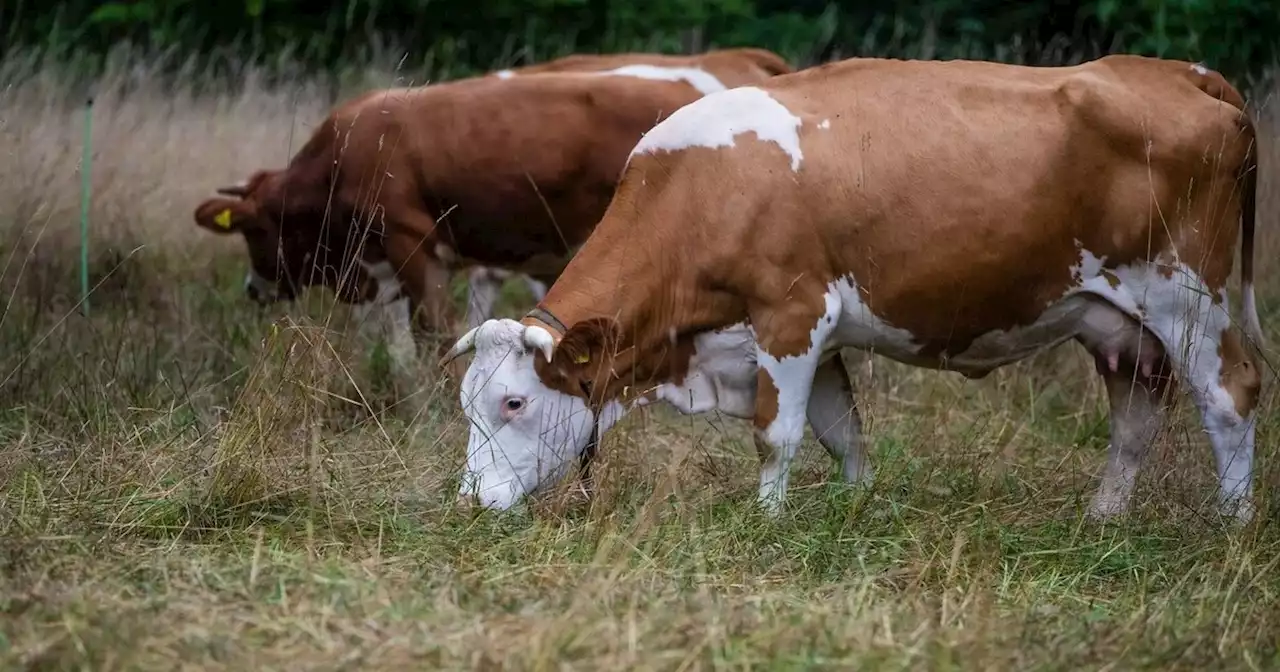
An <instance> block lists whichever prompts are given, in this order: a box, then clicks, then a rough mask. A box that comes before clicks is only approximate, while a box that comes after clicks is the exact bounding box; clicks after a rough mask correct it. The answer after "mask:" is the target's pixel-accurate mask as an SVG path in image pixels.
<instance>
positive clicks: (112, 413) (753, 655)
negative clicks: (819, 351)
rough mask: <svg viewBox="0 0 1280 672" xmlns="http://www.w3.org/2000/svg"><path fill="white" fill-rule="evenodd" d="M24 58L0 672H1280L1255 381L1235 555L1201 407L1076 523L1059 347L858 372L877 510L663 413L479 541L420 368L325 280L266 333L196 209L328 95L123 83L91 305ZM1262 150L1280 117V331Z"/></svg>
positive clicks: (439, 401) (3, 193)
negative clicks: (1119, 513)
mask: <svg viewBox="0 0 1280 672" xmlns="http://www.w3.org/2000/svg"><path fill="white" fill-rule="evenodd" d="M25 67H27V66H26V65H24V64H22V63H18V64H16V65H15V64H13V63H9V64H7V65H6V64H0V75H3V77H5V78H6V79H5V81H6V82H13V81H17V79H18V78H19V76H22V77H29V79H27V80H26V83H25V84H23V85H22V86H20V87H8V86H6V87H0V156H2V158H3V160H0V227H3V236H0V241H2V242H0V245H2V249H0V252H2V253H3V254H2V255H0V257H2V258H3V263H2V264H0V268H2V269H3V270H2V271H0V282H3V283H4V284H3V287H4V292H3V295H2V296H3V297H4V300H5V308H4V311H3V313H2V317H0V342H2V343H3V344H4V346H3V349H2V350H0V441H3V444H2V445H3V446H4V450H3V451H2V452H0V660H2V661H3V665H4V667H5V668H7V669H17V668H24V669H104V670H106V669H143V668H145V669H151V668H163V669H174V668H191V667H200V668H211V669H282V668H285V667H288V668H289V669H355V668H365V669H395V668H397V667H402V666H403V667H409V666H411V667H414V668H429V669H434V668H449V669H486V670H487V669H508V668H511V669H552V668H560V669H618V668H622V667H627V668H637V669H689V668H700V669H705V668H717V669H720V668H723V669H739V668H747V667H763V666H768V667H770V668H776V669H801V668H803V669H814V668H816V669H850V668H853V669H865V668H867V667H871V666H876V667H880V666H883V667H886V668H891V669H900V668H910V669H919V668H930V669H952V668H964V669H984V670H985V669H1079V668H1088V669H1097V668H1106V669H1136V668H1148V667H1160V668H1166V669H1168V668H1178V669H1196V668H1205V667H1206V666H1211V667H1212V668H1213V669H1262V668H1273V669H1274V668H1276V667H1277V666H1280V610H1278V609H1277V605H1278V604H1280V569H1278V568H1277V565H1278V564H1280V531H1278V530H1277V528H1276V526H1275V525H1274V524H1273V522H1272V519H1273V518H1274V517H1275V515H1276V513H1277V511H1278V510H1280V506H1277V505H1276V504H1275V503H1274V498H1273V497H1272V496H1271V492H1272V489H1273V487H1274V485H1275V484H1276V482H1277V479H1276V468H1275V464H1274V463H1275V451H1274V449H1273V446H1274V445H1275V440H1274V438H1273V437H1274V436H1276V423H1277V419H1280V409H1278V408H1277V405H1276V402H1275V395H1274V393H1273V392H1272V390H1273V389H1274V382H1273V380H1274V378H1273V377H1272V376H1270V375H1268V379H1267V382H1268V383H1269V386H1268V388H1267V390H1266V395H1265V397H1264V399H1263V402H1262V403H1263V405H1264V409H1265V413H1264V418H1263V420H1262V422H1261V426H1260V429H1259V446H1260V448H1259V454H1258V465H1259V468H1260V470H1261V472H1260V474H1259V476H1258V487H1259V490H1260V492H1259V497H1260V500H1261V503H1262V505H1263V507H1264V512H1263V514H1262V515H1260V516H1259V517H1258V520H1257V521H1255V522H1254V523H1253V524H1251V525H1250V526H1248V527H1246V528H1244V529H1242V530H1232V529H1230V528H1229V527H1228V526H1226V525H1224V524H1223V522H1222V521H1220V520H1218V519H1216V518H1214V517H1213V516H1212V515H1211V513H1210V511H1211V508H1210V507H1211V502H1212V496H1213V494H1214V490H1213V488H1214V478H1213V476H1212V473H1213V472H1212V469H1213V467H1212V458H1211V455H1210V451H1209V449H1208V445H1207V440H1206V437H1205V436H1204V435H1203V433H1202V432H1201V431H1200V429H1199V426H1198V422H1197V420H1196V417H1195V416H1194V415H1193V414H1192V413H1191V412H1190V408H1189V407H1190V404H1188V403H1186V402H1185V401H1182V402H1180V404H1179V406H1178V408H1177V409H1175V410H1176V412H1175V413H1174V414H1173V417H1171V418H1170V421H1169V423H1168V430H1167V431H1166V432H1165V433H1164V434H1162V436H1161V438H1160V439H1159V441H1158V444H1157V447H1156V448H1155V449H1154V450H1153V452H1152V454H1151V455H1150V457H1149V460H1148V462H1147V467H1146V470H1145V471H1144V472H1143V475H1142V478H1141V481H1140V484H1139V490H1138V495H1137V497H1136V501H1135V502H1134V512H1133V514H1132V515H1131V516H1130V517H1129V518H1127V519H1124V520H1121V521H1117V522H1115V523H1110V524H1106V525H1098V524H1093V523H1088V522H1086V521H1085V520H1083V518H1082V512H1083V508H1084V505H1085V504H1086V503H1087V501H1088V498H1089V496H1090V495H1091V494H1092V492H1093V489H1094V488H1095V487H1096V486H1097V477H1098V474H1099V472H1100V471H1101V467H1102V464H1103V460H1104V455H1105V450H1106V444H1107V432H1108V429H1107V419H1106V415H1105V392H1104V391H1103V389H1102V387H1101V385H1100V383H1099V381H1098V380H1097V379H1096V376H1095V375H1093V373H1092V365H1091V363H1090V362H1088V361H1087V360H1086V358H1085V356H1084V355H1083V354H1082V353H1081V352H1080V351H1079V349H1078V348H1074V347H1064V348H1060V349H1058V350H1056V351H1053V352H1051V353H1045V354H1043V355H1040V356H1037V357H1035V358H1033V359H1031V360H1028V361H1026V362H1024V363H1022V364H1020V365H1017V366H1013V367H1009V368H1008V369H1005V370H1001V371H998V372H996V373H995V374H993V375H991V376H990V377H989V378H987V379H984V380H981V381H965V380H963V379H962V378H960V377H959V376H958V375H954V374H942V373H937V372H926V371H920V370H915V369H910V368H908V367H904V366H899V365H896V364H893V363H890V362H886V361H884V360H875V362H874V368H873V370H871V371H868V370H867V369H864V368H861V367H860V368H858V369H857V370H858V372H859V375H860V379H861V384H860V386H859V391H860V395H861V396H860V403H861V405H862V409H863V414H864V418H865V423H866V431H867V433H868V436H869V440H870V441H871V443H872V445H873V450H874V460H875V461H874V465H875V467H876V468H877V472H878V483H877V485H876V486H875V488H874V489H872V490H871V491H851V490H848V489H845V488H842V487H840V486H839V485H836V484H833V483H828V482H827V481H828V480H829V477H828V475H829V474H830V473H831V471H832V468H831V466H830V465H829V463H828V459H827V457H826V456H825V454H824V453H823V452H822V451H821V449H820V448H818V447H817V445H816V444H815V443H813V442H812V441H810V442H808V444H807V447H806V451H805V453H804V454H803V455H802V460H801V464H800V465H798V466H797V467H796V472H795V477H794V479H793V484H794V485H793V487H792V496H791V499H790V504H791V506H790V509H789V512H788V514H787V515H786V516H784V517H783V518H782V519H780V520H777V521H771V520H769V519H766V518H764V517H763V516H762V515H761V514H760V513H758V512H757V511H756V509H755V508H754V506H753V498H754V496H755V482H756V473H757V472H756V458H755V454H754V450H753V449H752V447H751V444H750V439H749V434H748V432H747V428H746V427H745V426H744V425H743V424H742V423H738V422H733V421H726V420H724V419H721V418H718V417H715V416H702V417H693V418H686V417H680V416H678V415H676V414H674V413H672V412H669V411H667V410H665V409H655V410H653V411H651V412H649V413H647V414H637V415H635V416H633V417H631V418H628V419H627V420H626V421H625V422H624V423H623V424H622V425H621V426H620V427H618V428H617V429H616V430H615V431H614V432H612V433H611V434H610V435H609V436H608V437H607V438H606V439H605V441H604V443H603V445H602V456H601V457H602V463H601V465H600V468H599V470H598V471H596V472H595V473H597V475H598V478H599V479H600V482H599V484H598V491H597V495H596V498H595V500H594V501H593V502H591V503H590V504H589V505H583V504H581V503H573V502H571V501H569V500H567V499H565V498H557V497H554V496H551V497H547V498H544V499H543V500H540V501H538V502H535V504H534V505H533V506H532V507H530V508H529V509H527V510H525V511H521V512H514V513H511V514H509V515H491V514H483V515H478V516H473V515H471V514H468V513H464V512H462V511H459V510H456V509H455V508H454V506H453V503H452V500H453V493H454V491H455V480H454V479H456V477H457V473H458V468H459V466H460V464H461V461H462V447H463V445H464V444H465V432H466V429H465V423H464V422H463V420H462V418H461V416H460V414H459V411H458V406H457V401H456V398H455V397H453V396H452V395H451V393H449V392H447V391H446V390H445V388H443V387H441V386H440V385H439V384H438V383H437V382H436V379H435V378H434V374H433V372H431V371H430V370H429V368H428V367H425V366H424V370H423V371H422V375H421V377H420V379H419V382H420V384H419V385H417V386H416V389H410V388H406V387H403V386H397V385H398V384H394V383H391V382H389V377H388V376H387V375H386V366H387V363H386V361H385V360H386V358H385V356H384V355H383V354H381V352H380V351H378V350H376V349H375V350H374V351H373V353H372V354H366V353H368V350H367V349H365V348H364V347H363V345H362V343H361V341H360V340H359V338H358V337H357V335H356V334H355V331H354V330H353V329H351V328H350V327H351V326H352V325H351V324H350V320H349V316H348V314H347V312H346V311H345V310H344V309H343V308H342V307H340V306H334V305H333V304H332V300H331V297H330V295H328V294H327V293H323V292H313V293H311V294H310V295H308V296H307V297H305V298H306V300H305V301H303V302H301V303H300V304H298V305H295V306H292V307H289V308H288V309H287V310H286V309H284V308H282V309H281V311H266V312H264V311H258V310H256V309H255V308H253V307H252V306H250V305H248V304H247V302H246V301H245V300H244V299H243V297H242V295H241V290H240V278H241V275H242V273H243V261H242V250H241V247H240V243H239V242H238V241H237V240H234V239H227V240H224V239H220V238H216V237H214V236H211V235H208V234H205V233H203V232H201V231H198V230H197V229H196V227H195V225H194V223H193V222H192V221H191V212H192V211H193V209H194V207H195V205H196V203H197V202H198V201H199V200H200V199H202V198H204V197H205V196H206V195H207V194H209V193H210V192H211V191H212V189H213V187H214V186H216V185H218V184H221V183H225V182H231V181H236V180H238V179H240V178H241V177H243V176H244V175H246V174H247V173H248V172H249V171H250V170H252V169H253V168H256V167H259V166H263V165H280V164H282V163H283V162H284V161H285V160H286V159H287V157H288V155H289V149H290V147H291V146H297V144H298V142H299V137H300V134H302V133H305V132H306V130H307V129H308V128H309V125H310V124H312V123H314V122H315V120H317V119H318V118H319V117H320V116H321V115H322V114H323V112H324V111H325V109H326V107H327V106H328V105H329V104H330V102H331V100H330V98H329V97H328V95H327V94H326V93H325V92H324V91H323V90H322V88H321V87H319V86H318V85H312V84H310V83H308V82H300V83H295V84H294V85H293V86H292V88H289V89H287V90H285V89H275V90H272V89H267V88H265V87H263V86H261V85H259V84H256V83H255V82H254V81H253V80H252V79H250V81H248V82H247V83H245V84H244V85H243V86H241V87H238V88H236V89H225V90H204V91H202V92H200V93H197V92H196V89H195V88H194V85H193V84H191V83H186V84H182V85H179V86H176V87H174V88H168V87H161V86H160V85H158V84H153V83H151V80H149V79H148V77H147V75H146V72H145V71H139V70H137V69H136V68H128V67H117V68H115V69H114V70H112V71H111V72H109V73H108V74H107V75H106V76H105V78H104V79H103V81H101V82H99V83H98V85H97V96H98V98H97V109H96V121H95V124H96V126H95V156H94V163H93V184H94V199H93V201H92V222H93V231H94V237H93V243H92V248H91V267H92V268H91V275H92V282H93V284H94V285H95V287H96V289H95V291H94V293H93V296H92V298H91V306H90V315H89V317H88V318H85V317H83V316H81V315H80V314H79V313H78V312H77V310H76V304H77V285H76V277H77V275H76V274H77V268H76V262H77V258H78V257H77V249H78V248H77V244H78V243H77V239H76V235H75V233H76V231H77V226H78V224H77V217H78V208H79V194H78V185H79V174H78V172H77V168H78V164H79V157H80V151H81V147H80V140H79V138H80V136H81V132H82V131H81V126H80V123H81V117H80V113H79V110H77V109H76V108H74V107H70V106H68V105H66V104H65V101H66V100H68V99H71V98H73V97H74V96H73V94H75V91H72V90H71V88H70V87H71V85H70V84H68V83H67V81H65V80H63V79H61V78H60V77H59V76H58V75H57V74H56V73H55V72H54V71H52V70H44V69H37V70H33V71H26V72H23V71H21V70H22V69H23V68H25ZM388 81H390V78H389V77H388V78H387V80H385V81H382V82H378V83H387V82H388ZM1277 130H1280V114H1277V113H1276V112H1274V111H1272V110H1268V111H1266V112H1265V113H1264V131H1265V145H1264V164H1263V167H1262V171H1263V177H1264V182H1265V183H1264V187H1263V194H1262V196H1261V198H1262V203H1261V208H1262V212H1263V213H1264V216H1263V218H1262V220H1261V226H1260V229H1261V230H1260V235H1261V242H1260V245H1259V248H1260V250H1259V254H1258V264H1259V275H1260V277H1261V282H1262V287H1261V295H1260V300H1261V304H1262V309H1263V322H1264V325H1268V326H1267V329H1268V335H1269V338H1271V339H1272V340H1273V341H1274V339H1276V338H1277V329H1276V328H1275V326H1274V324H1275V321H1274V319H1273V317H1274V315H1275V313H1276V305H1277V299H1278V298H1280V269H1278V268H1277V266H1276V263H1275V261H1274V260H1275V259H1277V254H1276V252H1277V250H1278V247H1277V245H1278V243H1280V238H1278V237H1277V234H1276V228H1275V226H1274V223H1275V213H1277V212H1280V173H1277V172H1276V171H1277V170H1280V143H1278V142H1277V141H1276V137H1277V136H1276V132H1277ZM521 298H522V297H520V296H519V295H517V294H515V293H512V295H511V296H509V297H508V302H507V303H506V305H505V310H507V311H508V314H515V313H516V312H518V311H519V310H520V309H521V308H522V307H523V306H524V304H522V303H521ZM286 313H287V314H286ZM869 374H870V375H869Z"/></svg>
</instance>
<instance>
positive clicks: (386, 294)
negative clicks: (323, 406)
mask: <svg viewBox="0 0 1280 672" xmlns="http://www.w3.org/2000/svg"><path fill="white" fill-rule="evenodd" d="M699 58H705V59H708V60H707V63H706V66H707V68H708V69H707V70H702V69H700V67H696V66H697V64H698V63H699V62H700V61H699V60H698V59H699ZM685 59H686V60H685V61H682V62H681V63H682V64H681V65H679V66H676V67H678V68H680V70H679V71H678V73H677V74H678V76H665V75H664V76H655V75H654V72H659V73H661V72H664V71H663V70H662V67H663V66H651V67H652V68H656V70H652V71H651V70H645V71H643V72H640V73H636V72H625V73H612V74H610V73H609V72H608V68H606V70H605V71H602V72H535V73H532V74H527V75H524V74H521V75H518V76H515V77H505V76H501V77H500V76H496V75H495V76H486V77H478V78H471V79H464V80H458V81H453V82H445V83H440V84H434V85H430V86H423V87H414V88H397V89H385V90H379V91H373V92H369V93H366V94H364V95H362V96H359V97H357V98H356V99H354V100H351V101H349V102H347V103H344V104H342V105H340V106H338V107H337V108H336V109H335V110H334V111H333V112H332V113H330V115H329V116H328V118H326V119H325V120H324V122H323V123H321V124H320V125H319V126H318V127H317V128H316V130H315V131H314V132H313V133H312V135H311V137H310V139H309V140H308V141H307V142H306V144H305V145H304V146H303V147H302V148H301V149H300V150H299V151H298V152H297V153H296V154H295V156H294V157H293V159H292V160H291V161H290V163H289V165H288V166H287V167H286V168H284V169H279V170H258V171H256V172H255V173H254V174H253V175H252V176H251V177H250V178H249V179H248V180H247V181H246V182H245V183H243V184H239V185H234V186H228V187H222V188H219V189H218V192H219V193H220V194H221V196H220V197H217V198H212V199H209V200H206V201H204V202H203V203H201V204H200V205H199V206H198V207H197V208H196V210H195V213H194V217H195V221H196V223H197V224H198V225H199V226H201V227H202V228H204V229H206V230H209V231H213V232H216V233H220V234H239V235H241V236H243V238H244V240H245V242H246V244H247V247H248V253H249V258H250V270H249V273H248V276H247V277H246V280H245V290H246V293H247V294H248V295H249V297H250V298H251V299H253V300H255V301H258V302H261V303H267V302H272V301H278V300H291V299H293V298H294V297H295V296H296V295H297V293H298V292H299V291H300V290H301V289H302V288H304V287H307V286H310V285H324V286H328V287H330V288H331V289H333V290H334V291H335V292H336V294H337V296H338V297H339V299H340V300H342V301H344V302H348V303H352V304H355V306H356V307H357V311H358V317H359V318H360V319H361V321H362V322H363V321H366V320H367V319H368V318H369V317H372V316H371V315H370V313H375V312H376V313H379V314H380V316H379V318H378V320H379V321H380V322H381V323H382V326H384V327H386V328H389V329H390V332H391V333H390V334H389V337H390V341H391V347H390V351H391V355H392V357H393V360H394V361H395V363H396V364H397V368H398V369H400V370H401V371H404V370H406V369H407V368H408V367H409V366H410V364H411V363H412V361H413V355H414V352H415V350H416V348H415V344H414V339H413V338H412V336H411V334H410V330H411V328H412V327H417V328H418V331H419V332H425V331H434V332H436V333H446V332H448V331H449V330H450V329H451V328H452V327H453V326H454V325H453V324H452V320H453V317H454V316H453V309H452V304H451V301H450V300H449V296H448V293H447V283H448V280H449V277H450V274H451V272H452V271H454V270H457V269H460V268H466V267H470V266H482V267H488V268H494V267H496V268H499V269H504V270H508V271H513V272H517V273H525V274H527V275H530V276H532V277H534V278H535V279H537V280H538V281H540V282H542V283H545V284H549V283H550V282H552V281H554V279H555V278H556V277H557V275H558V273H559V271H560V270H561V269H562V268H563V266H564V264H565V263H566V262H567V260H568V258H569V256H570V255H571V254H572V252H573V251H574V249H575V248H576V247H577V246H578V245H580V244H581V243H582V242H583V241H584V240H586V237H587V235H588V234H589V233H590V232H591V230H592V229H593V228H594V227H595V224H596V222H598V221H599V219H600V217H601V215H602V214H603V213H604V211H605V208H606V207H607V205H608V203H609V200H610V199H611V198H612V195H613V189H614V187H615V186H616V183H617V179H618V176H619V175H620V173H621V169H622V167H623V165H624V164H625V162H626V160H627V156H628V153H629V152H630V150H631V148H632V147H634V146H635V144H636V142H638V141H639V140H640V139H641V137H642V136H643V135H644V133H645V132H647V131H648V130H649V129H650V128H652V126H653V125H654V124H655V123H658V122H659V121H661V120H662V119H664V118H665V117H666V116H667V115H670V114H671V113H672V112H674V111H676V110H677V109H679V108H680V107H682V106H684V105H685V104H687V103H689V102H692V101H694V100H697V99H698V98H700V97H701V96H702V95H703V94H704V92H705V91H706V90H710V89H708V88H707V87H711V86H712V83H711V82H712V81H714V82H716V83H718V84H719V86H720V89H716V90H723V89H725V88H728V87H730V86H733V85H738V84H741V83H743V82H748V81H751V78H752V77H755V78H757V81H760V80H763V79H764V78H766V77H768V76H771V75H769V73H770V72H773V70H776V69H778V66H773V69H772V70H771V69H766V68H765V67H763V66H760V67H757V66H755V65H751V64H755V63H758V62H761V56H760V52H759V51H758V50H742V51H741V55H740V56H738V57H735V56H734V55H733V51H732V50H726V51H723V52H713V53H712V54H711V55H705V56H701V57H698V56H694V57H685ZM583 62H584V63H586V62H587V61H585V60H584V61H583ZM764 62H765V63H769V62H768V61H764ZM742 63H746V64H747V65H742ZM613 64H614V62H613V61H609V66H612V65H613ZM535 67H536V66H535ZM698 73H700V74H698ZM721 77H724V78H725V80H726V81H722V80H721V79H720V78H721ZM691 80H693V81H691ZM411 310H412V312H413V313H414V315H416V317H414V318H411V314H410V313H411ZM487 310H491V306H488V307H483V311H487ZM483 311H482V314H485V315H486V316H487V313H484V312H483ZM473 319H474V318H473Z"/></svg>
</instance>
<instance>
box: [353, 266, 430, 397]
mask: <svg viewBox="0 0 1280 672" xmlns="http://www.w3.org/2000/svg"><path fill="white" fill-rule="evenodd" d="M360 266H361V267H362V268H364V271H365V273H367V274H369V277H370V278H372V279H373V280H374V282H375V283H377V286H378V289H377V293H376V294H375V296H374V299H373V300H372V301H369V302H366V303H361V304H357V305H356V306H353V311H352V312H353V313H354V315H355V317H356V320H357V321H358V322H359V328H360V331H361V332H362V333H364V334H365V335H366V336H368V337H374V338H377V337H378V336H382V337H385V338H386V339H387V353H388V354H389V355H390V356H391V361H392V363H393V364H394V365H395V367H396V368H397V370H398V371H402V372H403V371H408V370H410V367H411V366H412V364H413V360H414V358H415V356H416V354H417V346H416V344H415V343H414V341H413V329H412V327H411V325H410V321H409V298H408V297H406V296H400V298H398V299H396V298H394V297H395V296H396V295H397V294H398V293H399V292H400V289H401V285H400V280H399V279H398V278H397V277H396V273H395V269H394V268H392V267H391V264H389V263H387V262H385V261H380V262H378V263H376V264H370V263H367V262H365V261H361V262H360Z"/></svg>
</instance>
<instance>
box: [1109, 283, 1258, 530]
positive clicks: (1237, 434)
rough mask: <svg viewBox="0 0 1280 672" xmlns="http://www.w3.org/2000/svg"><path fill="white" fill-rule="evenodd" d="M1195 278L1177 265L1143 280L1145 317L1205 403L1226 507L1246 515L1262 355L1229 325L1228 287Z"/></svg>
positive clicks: (1192, 391)
mask: <svg viewBox="0 0 1280 672" xmlns="http://www.w3.org/2000/svg"><path fill="white" fill-rule="evenodd" d="M1197 280H1198V278H1196V277H1195V276H1194V275H1191V274H1189V273H1179V274H1175V275H1174V276H1173V277H1172V278H1170V279H1168V280H1167V281H1164V282H1160V283H1152V286H1147V287H1144V288H1143V289H1146V290H1148V291H1147V293H1146V295H1145V296H1144V299H1145V300H1146V306H1145V308H1146V325H1147V327H1148V328H1149V329H1151V330H1152V331H1153V332H1154V333H1156V334H1157V335H1158V336H1160V338H1161V340H1162V341H1163V342H1164V344H1165V349H1166V352H1167V353H1168V356H1169V359H1170V361H1171V362H1172V363H1173V366H1174V369H1175V372H1176V373H1177V375H1178V378H1179V379H1180V380H1181V381H1182V382H1183V383H1184V385H1185V386H1186V387H1187V388H1188V390H1189V392H1190V394H1191V396H1192V398H1193V399H1194V401H1195V404H1196V407H1197V408H1198V409H1199V410H1200V415H1201V418H1202V420H1203V422H1204V427H1205V430H1206V431H1207V433H1208V434H1209V441H1210V443H1212V445H1213V453H1214V458H1215V461H1216V462H1217V467H1218V484H1219V493H1218V503H1219V507H1220V509H1221V511H1222V512H1223V513H1224V514H1226V515H1234V516H1235V517H1236V518H1237V520H1238V521H1239V522H1247V521H1248V520H1250V519H1251V518H1252V517H1253V513H1254V512H1253V501H1252V499H1253V497H1252V490H1253V482H1252V470H1253V452H1254V422H1255V420H1256V416H1255V411H1256V410H1257V403H1258V394H1259V391H1260V389H1261V386H1262V380H1261V377H1260V375H1259V373H1258V366H1257V363H1256V362H1255V361H1254V360H1253V359H1252V358H1251V357H1250V356H1249V355H1248V354H1247V353H1246V352H1245V350H1244V347H1243V345H1242V344H1241V342H1240V339H1239V337H1238V336H1237V335H1236V334H1235V333H1234V332H1233V331H1231V321H1230V316H1229V314H1228V313H1227V298H1226V292H1225V291H1222V292H1220V293H1219V292H1214V291H1213V290H1210V289H1209V288H1208V287H1207V286H1206V285H1205V284H1204V283H1203V282H1198V281H1197ZM1134 294H1135V295H1139V296H1143V295H1142V294H1138V293H1137V292H1134ZM1215 294H1219V299H1220V300H1219V302H1218V303H1216V304H1215V303H1214V301H1213V299H1212V298H1211V297H1213V296H1214V295H1215Z"/></svg>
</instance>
